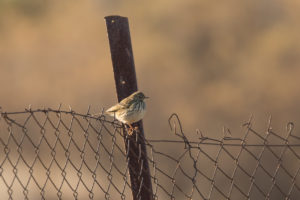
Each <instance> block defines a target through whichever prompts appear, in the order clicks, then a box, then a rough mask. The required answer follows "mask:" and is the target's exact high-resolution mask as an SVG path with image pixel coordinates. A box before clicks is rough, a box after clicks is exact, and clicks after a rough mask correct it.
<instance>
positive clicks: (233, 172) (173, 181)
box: [0, 109, 300, 200]
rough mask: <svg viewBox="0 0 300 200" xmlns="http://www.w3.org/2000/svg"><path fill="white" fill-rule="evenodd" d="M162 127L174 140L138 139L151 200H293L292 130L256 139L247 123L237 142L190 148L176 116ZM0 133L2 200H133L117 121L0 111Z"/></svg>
mask: <svg viewBox="0 0 300 200" xmlns="http://www.w3.org/2000/svg"><path fill="white" fill-rule="evenodd" d="M169 123H170V126H171V130H172V132H173V133H174V137H176V138H175V139H174V140H164V139H162V140H147V139H145V143H146V145H147V151H148V162H149V167H150V172H151V178H152V187H153V198H154V199H218V200H220V199H237V200H242V199H272V200H276V199H278V200H279V199H295V200H296V199H299V196H300V188H299V186H300V178H299V175H298V174H299V169H300V157H299V153H300V137H299V136H297V135H296V134H294V133H293V128H294V125H293V123H289V124H288V125H287V131H286V132H285V133H282V134H279V133H275V132H274V131H273V130H272V128H271V125H270V124H269V126H268V128H267V131H266V133H259V132H257V131H255V130H254V129H253V127H252V120H251V119H250V120H249V122H247V123H245V124H244V130H245V131H244V133H243V135H242V136H240V137H237V138H235V137H233V136H231V135H230V134H229V133H227V131H224V137H223V138H222V139H215V138H209V137H206V136H204V135H203V134H202V133H201V132H200V131H197V134H198V138H199V139H198V140H197V141H191V140H189V139H188V135H187V134H186V133H184V131H183V130H182V126H181V123H180V120H179V118H178V116H177V115H176V114H173V115H172V116H171V117H170V119H169ZM0 131H1V132H0V188H1V199H132V193H131V184H130V177H129V175H128V171H129V166H128V157H127V153H126V152H127V151H126V150H125V147H124V146H125V145H124V139H123V135H124V132H123V126H122V125H121V124H120V123H118V122H117V121H115V120H113V119H108V118H107V117H106V116H104V115H103V114H99V115H98V116H95V115H91V114H89V112H87V113H85V114H80V113H76V112H74V111H72V110H69V111H63V110H61V109H57V110H52V109H37V110H31V109H28V110H25V111H21V112H3V111H2V112H1V118H0ZM148 134H149V133H148ZM146 135H147V133H146ZM126 137H129V136H126ZM130 137H138V136H137V135H133V136H130ZM139 157H140V155H139V152H136V159H137V160H138V159H139ZM142 170H143V169H140V171H138V172H136V173H141V171H142ZM141 187H144V186H143V185H141Z"/></svg>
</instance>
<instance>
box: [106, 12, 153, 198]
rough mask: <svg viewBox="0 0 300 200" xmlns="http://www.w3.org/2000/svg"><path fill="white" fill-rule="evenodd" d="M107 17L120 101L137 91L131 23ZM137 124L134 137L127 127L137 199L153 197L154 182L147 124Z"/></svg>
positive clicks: (127, 145) (118, 18)
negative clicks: (144, 125) (152, 179)
mask: <svg viewBox="0 0 300 200" xmlns="http://www.w3.org/2000/svg"><path fill="white" fill-rule="evenodd" d="M105 20H106V26H107V32H108V39H109V44H110V51H111V58H112V64H113V70H114V77H115V83H116V89H117V95H118V101H119V102H120V101H121V100H122V99H124V98H125V97H127V96H129V95H130V94H131V93H133V92H135V91H137V80H136V75H135V67H134V59H133V53H132V47H131V39H130V32H129V23H128V19H127V18H126V17H121V16H107V17H105ZM134 126H138V128H139V130H140V133H138V134H136V135H135V134H134V135H133V136H128V135H127V133H126V131H125V130H124V129H123V133H125V134H124V141H125V148H126V151H127V155H128V165H129V174H130V181H131V190H132V195H133V199H134V200H137V199H141V200H152V199H153V193H152V184H151V176H150V170H149V165H148V160H147V152H146V145H145V141H144V130H143V123H142V121H140V122H137V123H136V124H134Z"/></svg>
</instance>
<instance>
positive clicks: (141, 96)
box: [132, 91, 149, 101]
mask: <svg viewBox="0 0 300 200" xmlns="http://www.w3.org/2000/svg"><path fill="white" fill-rule="evenodd" d="M132 95H133V98H134V99H135V100H139V101H143V100H144V99H147V98H149V97H146V96H145V95H144V93H142V92H139V91H137V92H135V93H133V94H132Z"/></svg>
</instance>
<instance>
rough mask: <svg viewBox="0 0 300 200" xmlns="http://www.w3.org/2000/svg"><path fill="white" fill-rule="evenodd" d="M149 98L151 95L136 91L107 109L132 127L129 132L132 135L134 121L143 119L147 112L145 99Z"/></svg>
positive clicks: (111, 114) (107, 111) (113, 115)
mask: <svg viewBox="0 0 300 200" xmlns="http://www.w3.org/2000/svg"><path fill="white" fill-rule="evenodd" d="M147 98H149V97H147V96H145V95H144V93H143V92H140V91H136V92H134V93H132V94H131V95H129V96H128V97H126V98H124V99H123V100H122V101H120V102H119V103H117V104H116V105H114V106H112V107H110V108H109V109H107V110H106V113H107V114H108V115H110V116H112V117H115V118H116V119H117V120H118V121H120V122H122V123H123V124H127V125H128V126H129V127H130V129H129V131H128V134H129V135H132V133H133V127H132V123H134V122H138V121H140V120H141V119H143V117H144V115H145V113H146V104H145V102H144V100H145V99H147Z"/></svg>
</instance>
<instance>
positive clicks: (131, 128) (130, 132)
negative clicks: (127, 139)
mask: <svg viewBox="0 0 300 200" xmlns="http://www.w3.org/2000/svg"><path fill="white" fill-rule="evenodd" d="M128 126H129V127H130V128H129V130H128V135H132V133H133V127H132V125H131V124H128Z"/></svg>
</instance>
